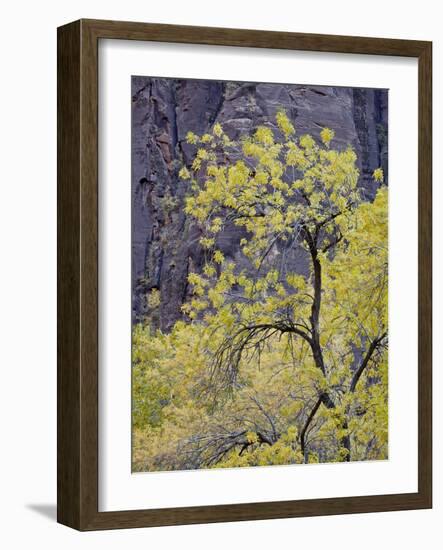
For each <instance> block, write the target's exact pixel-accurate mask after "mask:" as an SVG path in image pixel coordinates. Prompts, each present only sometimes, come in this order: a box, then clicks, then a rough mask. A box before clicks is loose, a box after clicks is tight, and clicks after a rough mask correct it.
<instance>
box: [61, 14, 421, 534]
mask: <svg viewBox="0 0 443 550" xmlns="http://www.w3.org/2000/svg"><path fill="white" fill-rule="evenodd" d="M100 39H116V40H119V39H124V40H140V41H159V42H172V43H183V44H204V45H223V46H243V47H253V48H274V49H283V50H304V51H310V52H335V53H347V54H371V55H379V56H404V57H414V58H418V66H419V75H418V88H419V120H418V134H419V144H418V147H419V167H418V185H419V198H418V214H419V250H418V255H419V262H418V265H419V274H418V275H419V289H418V292H419V357H418V369H419V376H418V404H419V410H418V450H419V456H418V492H416V493H405V494H386V495H376V496H356V497H345V498H321V499H312V500H294V501H280V502H255V503H248V504H229V505H216V506H196V507H184V508H167V509H146V510H135V511H117V512H99V511H98V267H97V266H98V245H99V244H98V221H97V220H98V184H97V182H98V124H97V117H98V42H99V40H100ZM431 78H432V44H431V42H422V41H415V40H414V41H412V40H393V39H381V38H360V37H349V36H332V35H331V36H329V35H314V34H298V33H286V32H268V31H266V32H263V31H256V30H239V29H222V28H206V27H189V26H175V25H160V24H147V23H132V22H118V21H98V20H80V21H76V22H73V23H70V24H68V25H65V26H63V27H60V28H59V29H58V460H57V462H58V482H57V488H58V503H57V508H58V521H59V522H60V523H62V524H65V525H68V526H70V527H73V528H75V529H79V530H82V531H87V530H97V529H114V528H132V527H148V526H160V525H177V524H191V523H209V522H224V521H244V520H255V519H271V518H288V517H299V516H318V515H331V514H347V513H362V512H376V511H390V510H409V509H420V508H430V507H431V506H432V416H431V411H432V401H431V399H432V373H431V345H432V341H431V332H432V331H431V322H432V305H431V299H432V288H431V287H432V236H431V227H432V219H431V215H432V214H431V206H432V189H431V179H432V106H431V101H432V81H431Z"/></svg>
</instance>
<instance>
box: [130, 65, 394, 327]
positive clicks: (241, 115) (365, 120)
mask: <svg viewBox="0 0 443 550" xmlns="http://www.w3.org/2000/svg"><path fill="white" fill-rule="evenodd" d="M279 108H284V109H285V110H286V112H287V114H288V116H289V117H290V118H291V119H292V121H293V123H294V125H295V126H296V129H297V133H298V135H300V134H303V133H310V134H312V135H313V136H314V137H318V135H319V133H320V131H321V129H322V128H323V127H324V126H327V127H329V128H332V129H333V130H335V133H336V137H335V139H334V147H335V148H344V147H346V146H347V145H348V144H350V145H352V147H353V148H354V149H355V151H356V152H357V155H358V158H359V163H360V166H359V167H360V172H361V177H360V182H359V185H360V186H361V187H362V189H363V190H364V194H365V196H366V198H367V199H368V200H371V199H372V198H373V196H374V193H375V191H376V186H375V184H374V182H373V181H372V177H371V175H372V172H373V170H374V169H375V168H377V167H379V166H382V168H383V170H384V172H385V175H386V176H387V173H388V166H387V162H388V139H387V136H388V92H387V90H379V89H366V88H333V87H324V86H308V85H295V84H263V83H262V84H260V83H244V82H218V81H205V80H179V79H166V78H149V77H141V76H135V77H133V78H132V197H133V199H132V239H133V240H132V283H133V290H132V295H133V300H132V310H133V311H132V315H133V321H134V322H139V321H142V320H143V319H145V318H146V317H147V316H148V315H149V318H150V322H151V323H152V324H154V325H155V326H158V327H160V328H161V329H162V330H169V329H170V328H171V327H172V325H173V324H174V322H175V321H176V320H177V319H179V318H180V317H181V310H180V306H181V305H182V304H183V302H185V301H186V299H187V298H188V297H189V290H188V285H187V275H188V273H189V271H198V270H199V268H200V267H201V264H202V250H201V248H200V246H199V243H198V241H199V234H198V230H197V229H196V228H195V227H193V226H192V224H190V223H189V220H186V216H185V214H184V213H183V203H184V194H185V186H184V185H183V183H182V182H181V181H179V179H178V175H177V174H178V170H179V169H180V166H181V165H182V163H185V164H189V163H190V162H191V156H192V152H193V150H192V148H191V146H189V145H188V144H186V142H185V136H186V134H187V132H188V131H193V132H195V133H197V134H202V133H205V132H207V131H208V130H210V129H211V127H212V126H213V124H214V123H215V122H220V123H221V124H222V125H223V128H224V130H225V131H226V132H227V133H228V134H229V136H230V137H231V138H234V139H235V138H238V137H239V136H240V135H243V134H249V133H251V132H252V131H254V129H255V128H256V127H257V126H258V125H260V124H270V123H271V124H272V122H273V121H274V120H275V113H276V111H277V110H278V109H279ZM241 236H242V235H241V230H240V229H239V228H236V227H227V228H225V230H224V231H223V233H222V234H221V235H220V237H219V240H218V243H217V246H218V247H219V248H221V249H222V250H223V252H224V253H225V256H227V257H232V258H235V256H236V253H237V250H238V242H239V239H240V238H241ZM296 262H297V259H296ZM304 263H305V259H304V258H303V255H302V254H300V257H299V258H298V266H296V267H297V268H298V270H299V271H301V272H302V271H304V266H303V264H304ZM158 302H159V304H158Z"/></svg>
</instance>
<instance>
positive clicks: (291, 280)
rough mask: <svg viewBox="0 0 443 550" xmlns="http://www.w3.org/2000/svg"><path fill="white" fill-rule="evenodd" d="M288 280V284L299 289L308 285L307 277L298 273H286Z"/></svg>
mask: <svg viewBox="0 0 443 550" xmlns="http://www.w3.org/2000/svg"><path fill="white" fill-rule="evenodd" d="M286 281H287V283H288V285H290V286H292V287H293V288H296V289H298V290H303V289H305V287H306V281H305V278H304V277H303V275H298V274H297V273H288V275H286Z"/></svg>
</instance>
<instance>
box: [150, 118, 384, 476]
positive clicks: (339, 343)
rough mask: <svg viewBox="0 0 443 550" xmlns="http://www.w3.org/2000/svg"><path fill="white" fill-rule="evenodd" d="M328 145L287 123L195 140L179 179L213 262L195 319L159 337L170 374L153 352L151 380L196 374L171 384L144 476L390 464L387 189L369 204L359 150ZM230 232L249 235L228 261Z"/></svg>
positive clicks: (193, 278) (197, 294) (327, 136)
mask: <svg viewBox="0 0 443 550" xmlns="http://www.w3.org/2000/svg"><path fill="white" fill-rule="evenodd" d="M333 139H334V132H333V131H332V130H330V129H328V128H324V129H323V130H322V131H321V133H320V139H319V140H315V139H314V138H313V137H312V136H310V135H302V136H300V137H298V136H297V135H296V131H295V128H294V126H293V125H292V124H291V122H290V121H289V119H288V118H287V116H286V114H285V113H284V112H278V113H277V116H276V124H275V125H274V126H272V127H271V126H261V127H259V128H258V129H257V130H256V131H255V133H254V134H253V135H252V136H249V137H245V138H243V139H241V140H237V141H233V140H231V139H230V138H229V137H228V136H227V135H226V134H225V133H224V131H223V128H222V127H221V126H220V125H219V124H216V125H215V126H214V128H213V131H212V133H210V134H205V135H203V136H197V135H195V134H193V133H189V134H188V136H187V140H188V142H189V143H190V144H193V145H195V148H196V152H195V158H194V159H193V162H192V165H191V166H189V167H183V168H182V170H181V171H180V176H181V178H182V180H183V183H184V185H187V186H188V192H189V195H188V198H187V202H186V212H187V214H188V216H189V218H190V219H192V220H193V223H194V224H195V225H196V226H197V227H198V228H199V229H200V232H201V236H200V244H201V246H202V247H203V248H204V251H205V253H204V257H205V261H204V265H203V266H202V270H201V271H200V272H198V273H197V272H195V273H190V274H189V283H190V284H191V285H192V290H193V298H192V300H191V301H190V302H189V303H187V304H185V305H184V306H183V310H184V312H185V313H186V315H187V316H188V317H189V323H183V322H179V323H177V325H176V327H175V329H174V331H173V333H172V335H167V336H165V335H157V338H163V340H162V344H161V345H160V346H159V347H158V350H160V349H161V350H163V351H162V353H163V356H164V354H165V342H166V340H165V338H166V339H167V340H168V343H167V346H166V347H167V348H168V350H169V351H168V353H166V356H167V357H168V359H167V361H166V363H167V366H166V363H165V368H164V369H162V368H160V367H159V361H158V357H160V353H159V354H158V357H157V360H155V361H153V362H152V365H151V367H149V373H150V374H149V376H150V380H151V381H152V379H155V378H156V377H159V376H165V373H166V372H169V377H172V378H174V375H173V374H171V373H174V372H176V373H178V372H180V369H182V370H183V371H184V372H187V370H189V373H188V377H187V378H186V376H185V377H183V376H181V382H178V381H177V376H176V377H175V378H174V380H173V381H172V382H170V384H169V385H168V384H166V387H167V388H168V389H167V391H166V394H168V392H169V396H165V397H164V403H166V406H165V407H163V406H158V408H159V411H160V413H161V414H163V415H164V418H163V420H162V421H161V422H160V423H159V425H158V426H157V427H155V426H154V427H153V424H152V423H151V425H150V426H151V427H150V429H154V431H155V434H153V433H151V434H150V437H151V439H152V437H154V438H157V441H158V445H159V449H160V448H161V449H163V452H162V453H160V452H159V454H157V455H156V456H155V457H153V455H152V453H151V457H153V458H152V460H151V462H150V467H154V468H162V467H163V468H177V467H188V468H198V467H207V466H241V465H257V464H281V463H297V462H313V461H322V462H323V461H349V460H364V459H373V458H385V457H386V456H387V280H388V279H387V277H388V272H387V188H386V187H385V186H384V185H383V172H382V170H381V169H377V170H375V172H374V178H375V180H376V181H377V182H378V183H379V184H380V186H379V187H380V188H379V190H378V192H377V195H376V197H375V199H374V201H373V202H372V203H371V202H364V201H363V200H362V196H361V193H360V190H359V188H358V179H359V171H358V168H357V166H356V160H357V157H356V154H355V152H354V151H353V150H352V148H351V147H348V148H346V149H344V150H341V151H339V150H336V149H333V148H332V147H331V144H332V142H333ZM226 226H237V227H238V228H239V229H240V232H242V237H241V240H240V241H239V243H238V245H237V246H235V245H234V246H233V247H232V250H234V252H235V254H231V256H232V257H229V256H228V254H226V253H223V250H222V246H220V241H221V239H220V235H221V234H222V232H223V229H224V228H225V227H226ZM225 256H227V257H225ZM171 338H173V339H174V341H172V340H171ZM146 342H147V340H146V341H145V345H146ZM150 342H151V344H149V345H150V346H152V339H151V340H150ZM158 342H159V341H158ZM191 342H193V343H191ZM189 346H193V348H192V352H190V349H189ZM141 349H143V347H142V348H141ZM144 349H145V352H146V349H147V348H146V347H145V348H144ZM183 349H186V351H183ZM142 355H143V354H142ZM163 361H165V359H163ZM173 365H174V366H173ZM196 365H197V366H196ZM145 372H146V371H145ZM162 373H163V374H162ZM179 378H180V377H179ZM142 379H143V377H142ZM185 380H186V381H185ZM177 385H178V387H177ZM154 387H155V384H154ZM171 391H172V392H173V393H174V396H173V397H171V395H170V392H171ZM154 401H155V399H154ZM155 402H156V403H157V404H158V403H159V401H158V399H157V401H155ZM150 410H151V409H150ZM160 413H159V414H160ZM160 425H161V427H159V426H160ZM168 446H169V447H168ZM166 448H169V451H166V450H165V449H166ZM154 454H155V453H154Z"/></svg>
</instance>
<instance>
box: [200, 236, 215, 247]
mask: <svg viewBox="0 0 443 550" xmlns="http://www.w3.org/2000/svg"><path fill="white" fill-rule="evenodd" d="M200 244H201V245H202V247H203V248H212V247H213V246H214V244H215V239H212V238H209V237H202V238H201V239H200Z"/></svg>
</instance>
